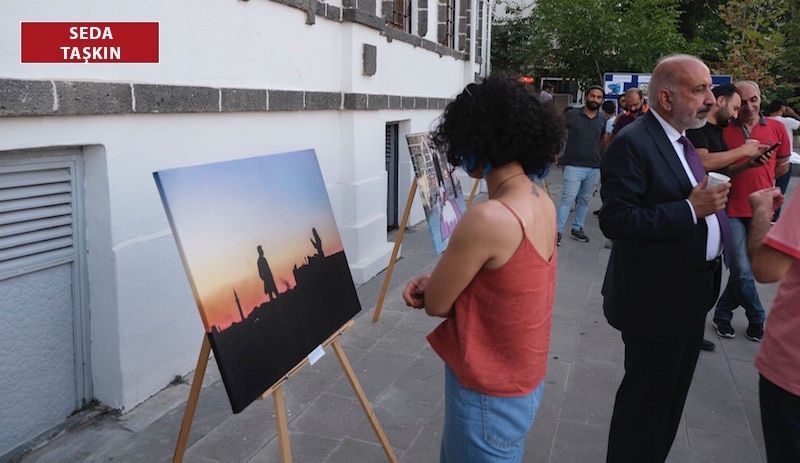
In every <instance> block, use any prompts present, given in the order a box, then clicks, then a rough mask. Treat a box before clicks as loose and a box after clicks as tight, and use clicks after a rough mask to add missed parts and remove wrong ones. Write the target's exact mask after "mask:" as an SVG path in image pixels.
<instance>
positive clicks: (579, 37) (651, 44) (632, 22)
mask: <svg viewBox="0 0 800 463" xmlns="http://www.w3.org/2000/svg"><path fill="white" fill-rule="evenodd" d="M679 5H680V0H624V1H623V0H549V1H540V2H537V3H536V5H535V6H533V7H532V9H531V10H530V12H529V13H525V12H524V11H525V10H524V9H517V10H514V9H511V10H509V11H510V12H511V13H512V14H511V16H510V19H507V20H505V21H503V22H501V23H499V26H500V27H499V28H498V27H497V26H498V24H496V25H495V26H494V27H495V28H496V29H494V30H495V32H497V34H495V33H493V38H492V40H493V46H492V56H493V58H492V59H493V61H492V66H493V68H494V69H502V70H504V69H513V68H514V67H516V68H517V69H519V68H522V69H533V70H534V73H536V74H538V75H542V74H551V75H559V76H562V77H567V78H573V79H576V80H577V81H578V82H579V85H580V86H581V87H585V86H586V85H588V84H592V83H598V82H601V81H602V79H603V74H604V73H606V72H614V71H615V72H619V71H622V72H646V71H649V70H650V69H652V67H653V65H655V63H656V61H657V60H658V58H659V57H661V56H663V55H666V54H669V53H673V52H676V51H681V50H685V48H686V40H685V39H684V38H683V36H682V35H681V34H680V33H679V32H678V21H679V18H680V13H681V11H680V9H679ZM522 16H524V19H525V20H524V21H523V20H522ZM511 29H513V32H512V30H511ZM512 33H513V34H514V35H516V36H518V37H520V36H521V37H524V36H525V35H527V36H528V39H527V40H524V39H523V40H520V39H512V40H518V42H517V43H522V42H523V41H524V42H525V43H526V44H527V46H528V47H529V48H528V49H526V50H524V51H522V52H520V53H519V55H518V56H519V61H514V60H512V59H509V58H508V57H507V54H510V53H514V51H513V49H512V47H511V46H510V45H509V37H512ZM500 35H502V36H503V38H499V36H500ZM501 48H502V50H501ZM498 54H499V55H500V56H501V57H502V60H501V61H499V62H498V61H496V60H495V59H496V58H497V56H498ZM524 63H528V65H527V66H526V65H525V64H524Z"/></svg>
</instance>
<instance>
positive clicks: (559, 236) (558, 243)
mask: <svg viewBox="0 0 800 463" xmlns="http://www.w3.org/2000/svg"><path fill="white" fill-rule="evenodd" d="M556 245H557V246H561V233H559V234H558V241H556Z"/></svg>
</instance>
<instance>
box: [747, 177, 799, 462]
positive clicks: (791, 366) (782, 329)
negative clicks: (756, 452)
mask: <svg viewBox="0 0 800 463" xmlns="http://www.w3.org/2000/svg"><path fill="white" fill-rule="evenodd" d="M782 199H783V197H782V195H781V193H780V190H779V189H778V188H769V189H766V190H760V191H757V192H755V193H753V194H752V195H750V204H751V205H752V209H753V219H752V222H751V223H750V237H749V242H748V250H749V251H750V258H751V259H752V264H753V273H754V274H755V277H756V279H758V281H760V282H762V283H772V282H775V281H778V280H781V285H780V286H779V287H778V294H777V295H776V296H775V301H774V302H773V303H772V309H771V310H770V311H769V323H768V324H767V331H766V333H764V344H763V345H762V346H761V350H759V351H758V355H757V356H756V362H755V363H756V368H757V369H758V372H759V383H758V396H759V402H760V405H761V426H762V428H763V429H764V444H765V445H764V446H765V447H766V450H767V459H768V460H769V461H800V342H798V340H800V233H797V229H798V227H800V198H798V197H794V198H793V199H792V201H790V202H789V205H788V206H787V207H786V210H785V211H784V213H783V214H782V215H781V216H780V219H778V221H777V222H776V223H775V225H774V226H773V227H770V223H769V222H770V218H771V217H772V213H773V211H774V210H775V207H776V206H780V204H781V200H782Z"/></svg>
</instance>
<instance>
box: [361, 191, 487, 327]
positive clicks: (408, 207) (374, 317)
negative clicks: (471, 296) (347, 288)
mask: <svg viewBox="0 0 800 463" xmlns="http://www.w3.org/2000/svg"><path fill="white" fill-rule="evenodd" d="M480 182H481V180H480V179H475V184H474V185H472V191H471V192H470V194H469V198H468V199H467V207H469V205H470V204H472V198H474V197H475V192H476V191H478V185H479V184H480ZM416 192H417V179H416V178H415V179H414V180H412V181H411V188H410V189H409V191H408V199H406V210H405V211H403V219H402V220H400V229H399V230H398V231H397V236H396V237H395V239H394V248H393V249H392V257H390V258H389V266H388V267H387V268H386V275H385V276H384V277H383V286H381V293H380V295H378V302H376V303H375V313H374V314H373V315H372V321H373V322H377V321H378V318H380V316H381V309H382V308H383V300H384V299H385V298H386V291H387V290H388V289H389V281H390V280H391V279H392V272H393V271H394V264H395V262H396V261H397V253H398V252H400V244H401V243H402V242H403V234H404V233H405V231H406V224H408V215H409V213H410V212H411V205H412V204H413V203H414V194H415V193H416Z"/></svg>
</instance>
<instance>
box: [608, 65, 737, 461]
mask: <svg viewBox="0 0 800 463" xmlns="http://www.w3.org/2000/svg"><path fill="white" fill-rule="evenodd" d="M649 97H650V98H649V101H650V111H649V112H648V113H647V114H645V115H644V116H642V117H640V118H637V119H636V121H634V122H632V123H631V124H630V126H629V127H628V128H627V129H626V130H624V131H622V132H620V133H619V135H617V136H616V137H614V140H613V141H612V142H611V145H610V146H609V148H608V150H607V151H606V154H605V156H604V157H603V161H602V165H601V174H602V187H601V190H600V192H601V195H602V199H603V208H602V209H601V212H600V228H601V229H602V231H603V233H604V234H605V235H606V236H607V237H609V238H610V239H612V240H614V247H613V249H612V250H611V257H610V258H609V261H608V268H607V270H606V277H605V282H604V284H603V296H604V301H603V311H604V312H605V315H606V318H607V319H608V322H609V323H610V324H611V326H613V327H615V328H617V329H618V330H620V331H621V332H622V340H623V342H624V344H625V377H624V378H623V380H622V384H620V387H619V390H618V391H617V395H616V401H615V403H614V412H613V415H612V418H611V427H610V431H609V440H608V454H607V461H608V462H615V463H616V462H624V463H627V462H637V463H639V462H663V461H664V460H665V459H666V457H667V455H668V453H669V450H670V447H671V446H672V442H673V440H674V439H675V433H676V431H677V429H678V423H679V422H680V418H681V413H682V412H683V405H684V403H685V401H686V394H687V392H688V390H689V385H690V384H691V381H692V375H693V374H694V368H695V365H696V363H697V357H698V355H699V353H700V343H701V341H702V339H703V326H704V322H705V316H706V313H707V312H708V309H709V308H711V306H712V305H713V304H714V302H715V301H716V298H717V296H718V295H719V283H720V275H721V273H720V272H721V270H720V254H721V252H722V234H723V233H725V229H724V225H726V224H727V218H726V217H720V216H719V215H717V212H718V211H722V212H721V214H724V211H723V209H724V208H725V203H726V201H727V194H728V190H729V189H730V183H723V184H720V185H717V186H714V187H708V188H706V186H707V182H708V178H707V176H706V175H705V171H704V170H703V168H702V164H700V162H699V158H697V152H696V151H695V150H694V148H693V147H692V146H691V143H690V142H688V140H687V139H686V138H685V137H684V136H683V134H684V131H685V130H686V129H689V128H699V127H702V126H703V125H704V124H705V122H706V116H707V115H708V112H709V110H710V108H711V105H712V104H713V103H714V95H713V94H712V93H711V75H710V72H709V69H708V67H707V66H706V65H705V64H703V62H702V61H700V60H699V59H697V58H695V57H693V56H688V55H674V56H669V57H667V58H664V59H662V60H661V61H660V62H659V63H658V65H656V67H655V69H654V70H653V73H652V76H651V79H650V86H649ZM693 168H694V169H693ZM695 172H696V173H695Z"/></svg>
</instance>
